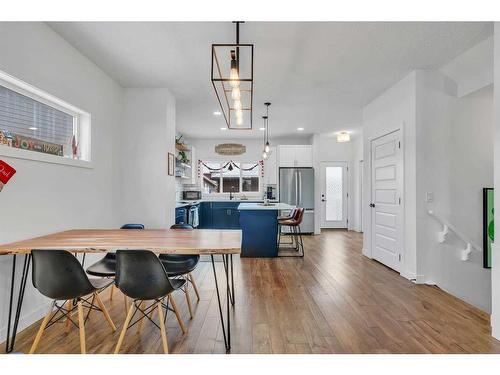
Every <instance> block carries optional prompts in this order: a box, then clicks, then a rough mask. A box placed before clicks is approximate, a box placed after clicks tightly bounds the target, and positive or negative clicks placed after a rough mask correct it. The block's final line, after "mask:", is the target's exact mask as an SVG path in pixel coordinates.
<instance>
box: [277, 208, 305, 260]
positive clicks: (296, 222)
mask: <svg viewBox="0 0 500 375" xmlns="http://www.w3.org/2000/svg"><path fill="white" fill-rule="evenodd" d="M303 217H304V208H302V207H299V208H296V209H295V212H294V214H293V216H292V218H291V219H285V220H279V221H278V225H279V229H280V235H279V238H278V250H279V248H280V245H281V227H282V226H287V227H290V229H291V231H292V236H293V238H292V245H293V243H294V240H295V246H294V249H295V250H296V251H297V253H298V255H286V256H300V257H303V256H304V242H303V241H302V232H301V231H300V224H301V223H302V219H303ZM280 256H283V255H280Z"/></svg>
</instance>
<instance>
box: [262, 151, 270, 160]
mask: <svg viewBox="0 0 500 375" xmlns="http://www.w3.org/2000/svg"><path fill="white" fill-rule="evenodd" d="M268 157H269V156H268V155H267V152H266V151H262V159H264V160H267V158H268Z"/></svg>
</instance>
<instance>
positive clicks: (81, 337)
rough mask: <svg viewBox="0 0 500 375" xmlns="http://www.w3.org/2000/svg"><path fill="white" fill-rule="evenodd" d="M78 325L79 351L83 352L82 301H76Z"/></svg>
mask: <svg viewBox="0 0 500 375" xmlns="http://www.w3.org/2000/svg"><path fill="white" fill-rule="evenodd" d="M78 327H79V329H80V352H81V353H82V354H85V352H86V350H85V317H84V315H83V305H82V301H78Z"/></svg>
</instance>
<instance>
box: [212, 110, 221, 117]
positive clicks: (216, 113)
mask: <svg viewBox="0 0 500 375" xmlns="http://www.w3.org/2000/svg"><path fill="white" fill-rule="evenodd" d="M220 115H222V112H221V111H214V116H220Z"/></svg>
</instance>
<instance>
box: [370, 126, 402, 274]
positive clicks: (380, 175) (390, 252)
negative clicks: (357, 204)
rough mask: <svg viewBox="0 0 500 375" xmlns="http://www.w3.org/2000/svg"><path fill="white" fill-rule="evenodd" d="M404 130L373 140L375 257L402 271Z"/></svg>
mask: <svg viewBox="0 0 500 375" xmlns="http://www.w3.org/2000/svg"><path fill="white" fill-rule="evenodd" d="M401 147H402V146H401V131H400V130H397V131H395V132H393V133H390V134H387V135H385V136H383V137H380V138H377V139H374V140H372V141H371V203H370V207H371V211H372V215H371V219H372V220H371V221H372V222H371V227H372V228H371V232H372V236H371V237H372V257H373V258H374V259H376V260H378V261H379V262H381V263H383V264H385V265H386V266H388V267H391V268H392V269H394V270H396V271H400V265H401V260H402V253H403V250H402V244H403V209H402V194H403V152H402V148H401Z"/></svg>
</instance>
